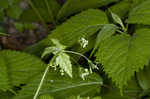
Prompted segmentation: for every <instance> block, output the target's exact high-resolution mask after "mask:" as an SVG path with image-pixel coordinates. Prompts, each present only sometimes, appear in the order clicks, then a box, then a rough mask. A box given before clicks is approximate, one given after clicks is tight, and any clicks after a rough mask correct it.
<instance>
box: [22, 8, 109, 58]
mask: <svg viewBox="0 0 150 99" xmlns="http://www.w3.org/2000/svg"><path fill="white" fill-rule="evenodd" d="M107 23H108V20H107V16H106V14H105V13H104V12H102V11H100V10H95V9H89V10H87V11H84V12H82V13H80V14H78V15H76V16H73V17H72V18H71V19H69V20H68V21H66V22H65V23H63V24H62V25H60V26H58V27H57V28H56V29H55V30H54V31H52V32H51V34H49V36H48V38H46V39H44V40H42V41H40V42H39V43H37V44H35V45H34V46H31V47H29V48H27V49H25V51H26V52H29V53H32V54H33V53H34V54H35V55H37V54H38V55H39V54H40V53H39V52H42V50H43V49H44V48H45V47H47V46H49V45H51V44H52V42H51V41H50V39H52V38H55V39H57V40H59V41H60V42H61V43H62V44H64V45H66V46H68V47H71V46H72V45H74V44H75V43H77V42H78V40H79V39H80V38H81V37H82V36H83V35H84V36H86V37H90V36H91V35H93V34H94V33H95V32H97V31H98V30H99V29H100V27H101V26H102V25H103V24H107Z"/></svg>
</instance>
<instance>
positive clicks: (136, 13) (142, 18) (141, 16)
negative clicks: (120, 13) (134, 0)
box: [127, 0, 150, 25]
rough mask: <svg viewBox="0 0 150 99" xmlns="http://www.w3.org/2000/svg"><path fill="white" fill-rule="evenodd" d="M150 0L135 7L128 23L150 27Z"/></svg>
mask: <svg viewBox="0 0 150 99" xmlns="http://www.w3.org/2000/svg"><path fill="white" fill-rule="evenodd" d="M149 5H150V0H146V1H144V2H142V3H141V4H140V5H138V6H137V7H135V8H134V9H133V10H132V11H131V12H130V14H129V18H128V19H127V23H130V24H145V25H150V19H149V17H150V14H149V13H150V6H149Z"/></svg>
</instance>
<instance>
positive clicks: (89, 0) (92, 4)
mask: <svg viewBox="0 0 150 99" xmlns="http://www.w3.org/2000/svg"><path fill="white" fill-rule="evenodd" d="M117 1H119V0H67V1H66V2H65V4H64V5H63V7H62V8H61V9H60V11H59V13H58V16H57V19H61V18H64V17H67V16H69V15H71V14H73V13H76V12H79V11H82V10H85V9H89V8H97V7H101V6H104V5H107V4H109V3H112V2H117Z"/></svg>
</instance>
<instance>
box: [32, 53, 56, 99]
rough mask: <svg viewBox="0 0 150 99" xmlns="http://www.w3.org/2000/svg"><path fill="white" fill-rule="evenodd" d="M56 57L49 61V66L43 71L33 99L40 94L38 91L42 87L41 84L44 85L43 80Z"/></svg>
mask: <svg viewBox="0 0 150 99" xmlns="http://www.w3.org/2000/svg"><path fill="white" fill-rule="evenodd" d="M56 57H57V55H55V56H54V57H53V58H52V59H51V61H50V65H48V66H47V67H46V69H45V71H44V74H43V76H42V79H41V81H40V84H39V86H38V88H37V91H36V93H35V95H34V97H33V99H37V97H38V94H39V92H40V89H41V87H42V85H43V83H44V79H45V77H46V74H47V73H48V70H49V68H50V66H51V65H52V63H53V61H54V60H55V58H56Z"/></svg>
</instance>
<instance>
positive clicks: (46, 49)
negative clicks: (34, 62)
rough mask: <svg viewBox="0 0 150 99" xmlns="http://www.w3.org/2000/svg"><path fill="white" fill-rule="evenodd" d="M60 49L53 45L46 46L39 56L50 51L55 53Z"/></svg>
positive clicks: (43, 55)
mask: <svg viewBox="0 0 150 99" xmlns="http://www.w3.org/2000/svg"><path fill="white" fill-rule="evenodd" d="M59 50H60V49H58V48H57V47H55V46H52V47H47V48H45V50H44V52H43V53H42V56H41V58H44V57H45V56H46V55H48V54H51V53H57V52H58V51H59Z"/></svg>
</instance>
